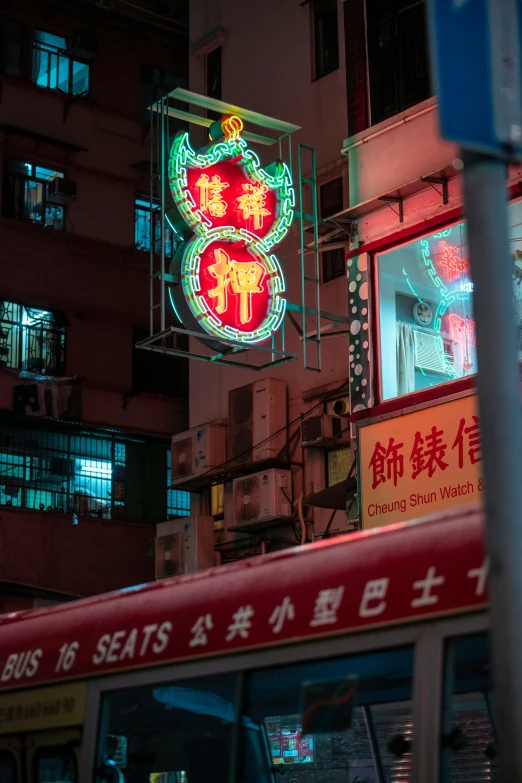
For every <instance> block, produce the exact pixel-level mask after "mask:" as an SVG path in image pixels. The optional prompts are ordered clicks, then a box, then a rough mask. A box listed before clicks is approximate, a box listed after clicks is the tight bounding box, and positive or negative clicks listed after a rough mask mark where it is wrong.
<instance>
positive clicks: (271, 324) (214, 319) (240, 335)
mask: <svg viewBox="0 0 522 783" xmlns="http://www.w3.org/2000/svg"><path fill="white" fill-rule="evenodd" d="M220 239H225V240H228V241H232V242H241V243H242V244H246V245H247V246H248V249H249V251H250V253H251V254H252V256H253V257H254V258H256V259H257V260H259V261H260V262H261V263H263V265H264V266H265V267H266V270H267V276H266V278H265V281H266V284H267V285H268V287H269V288H268V291H269V293H270V299H269V307H268V313H267V315H266V317H265V319H264V320H263V322H262V324H261V325H260V326H259V327H258V328H257V329H254V330H253V331H251V332H244V331H240V330H239V329H235V328H234V327H231V326H224V325H223V324H222V322H221V321H220V319H219V316H217V315H216V314H215V313H213V312H212V311H210V310H209V308H208V305H207V303H206V302H205V300H204V298H203V296H201V294H200V287H199V265H200V260H201V254H202V253H204V252H205V250H206V249H207V247H208V246H209V245H210V244H212V242H216V241H219V240H220ZM267 250H268V248H267V247H266V246H264V243H263V242H261V241H260V240H258V239H257V237H254V236H252V235H251V234H250V233H249V232H248V231H244V232H243V231H236V230H235V229H233V228H215V229H212V230H211V231H208V232H207V233H206V234H204V235H196V236H195V237H193V238H192V239H191V240H190V242H189V243H188V244H187V246H186V248H185V251H184V253H183V258H182V261H181V286H182V289H183V294H184V296H185V299H186V301H187V304H188V306H189V308H190V311H191V313H192V315H193V316H194V318H195V319H196V320H197V321H198V323H199V324H200V325H201V327H202V328H203V329H204V330H205V331H206V332H208V333H209V334H211V335H213V336H214V337H218V338H219V339H221V340H235V341H237V342H240V343H245V345H253V344H256V343H260V342H263V341H264V340H268V338H269V337H271V336H272V333H273V332H275V331H276V330H277V329H279V327H280V326H281V323H282V321H283V318H284V316H285V311H286V299H285V298H284V297H283V296H282V294H283V293H284V292H285V290H286V286H285V279H284V275H283V272H282V269H281V266H280V264H279V261H278V259H277V258H276V256H275V255H273V254H271V255H268V253H267Z"/></svg>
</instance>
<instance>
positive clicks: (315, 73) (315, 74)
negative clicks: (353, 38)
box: [308, 0, 341, 82]
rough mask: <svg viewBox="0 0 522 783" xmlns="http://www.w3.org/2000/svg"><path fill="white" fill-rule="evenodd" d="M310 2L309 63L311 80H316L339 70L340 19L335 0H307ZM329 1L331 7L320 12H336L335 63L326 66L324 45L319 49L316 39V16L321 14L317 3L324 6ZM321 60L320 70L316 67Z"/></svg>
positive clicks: (324, 13)
mask: <svg viewBox="0 0 522 783" xmlns="http://www.w3.org/2000/svg"><path fill="white" fill-rule="evenodd" d="M308 1H309V4H310V37H311V41H310V43H311V46H310V50H311V52H310V53H311V65H312V82H318V81H319V80H320V79H324V78H325V77H326V76H330V74H332V73H335V72H336V71H338V70H339V68H340V67H341V59H340V51H341V47H340V44H339V33H340V20H339V8H338V4H337V0H308ZM329 1H330V2H331V5H332V8H330V9H327V8H325V9H323V11H322V14H323V16H324V15H326V14H327V13H328V12H329V11H330V12H333V11H334V10H335V13H336V23H335V27H336V33H337V35H336V57H335V59H336V61H337V62H336V65H335V66H333V67H331V68H328V67H324V66H325V49H324V46H323V47H322V48H321V49H319V48H318V41H317V23H318V21H319V19H318V17H319V16H320V15H321V12H320V11H319V10H318V8H317V5H318V4H319V5H320V4H324V5H325V6H326V5H327V4H328V2H329ZM320 52H321V53H322V58H321V57H320V56H319V55H320ZM320 61H322V64H323V68H322V69H321V70H320V69H319V67H318V64H319V62H320Z"/></svg>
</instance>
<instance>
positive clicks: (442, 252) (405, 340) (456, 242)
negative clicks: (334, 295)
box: [377, 201, 522, 400]
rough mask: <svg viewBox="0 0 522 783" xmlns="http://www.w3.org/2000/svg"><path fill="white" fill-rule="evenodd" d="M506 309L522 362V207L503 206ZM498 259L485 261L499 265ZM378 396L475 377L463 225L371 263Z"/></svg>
mask: <svg viewBox="0 0 522 783" xmlns="http://www.w3.org/2000/svg"><path fill="white" fill-rule="evenodd" d="M509 231H510V240H511V249H512V253H511V258H510V261H511V265H512V277H513V306H514V310H515V316H516V322H517V328H518V331H519V335H520V337H519V358H522V285H521V283H522V202H521V201H517V202H513V203H512V204H510V206H509ZM499 262H500V259H492V263H499ZM377 270H378V296H379V327H380V328H379V331H380V362H381V364H380V369H381V395H382V399H383V400H388V399H391V398H393V397H397V396H400V395H403V394H410V393H412V392H415V391H420V390H422V389H426V388H429V387H431V386H438V385H440V384H442V383H446V382H448V381H452V380H456V379H458V378H463V377H465V376H468V375H471V374H473V373H476V372H477V347H476V329H475V318H474V313H473V283H472V281H471V274H470V267H469V250H468V245H467V239H466V224H465V223H459V224H457V225H454V226H449V227H447V228H445V229H443V230H441V231H439V232H437V233H435V234H431V235H429V236H426V237H423V238H422V239H418V240H416V241H414V242H409V243H408V244H406V245H403V246H401V247H398V248H395V249H393V250H390V251H388V252H386V253H382V254H380V255H379V256H378V258H377Z"/></svg>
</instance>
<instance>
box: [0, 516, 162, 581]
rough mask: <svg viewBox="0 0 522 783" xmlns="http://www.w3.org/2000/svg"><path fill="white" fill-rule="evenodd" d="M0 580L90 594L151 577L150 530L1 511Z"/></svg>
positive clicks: (151, 536)
mask: <svg viewBox="0 0 522 783" xmlns="http://www.w3.org/2000/svg"><path fill="white" fill-rule="evenodd" d="M0 534H1V536H2V558H1V561H0V580H6V581H10V582H15V583H20V584H23V585H29V586H34V587H38V588H39V589H40V590H50V591H57V592H61V593H64V594H69V595H71V596H82V595H91V594H94V593H104V592H108V591H109V590H116V589H118V588H120V587H127V586H129V585H134V584H141V583H143V582H150V581H151V580H152V579H154V549H153V536H154V528H151V527H150V526H147V525H134V524H131V523H129V522H125V523H120V522H116V521H114V520H113V521H107V520H101V519H92V518H83V517H81V518H80V522H79V524H78V525H74V526H73V525H72V523H71V519H70V517H69V516H68V515H65V514H53V513H51V512H45V513H42V512H40V511H24V510H16V511H10V510H9V509H7V508H1V509H0Z"/></svg>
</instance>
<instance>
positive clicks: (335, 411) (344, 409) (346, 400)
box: [326, 395, 350, 416]
mask: <svg viewBox="0 0 522 783" xmlns="http://www.w3.org/2000/svg"><path fill="white" fill-rule="evenodd" d="M326 413H328V414H329V415H330V416H349V415H350V397H349V396H348V395H346V396H345V397H337V399H336V400H329V401H328V402H327V403H326Z"/></svg>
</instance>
